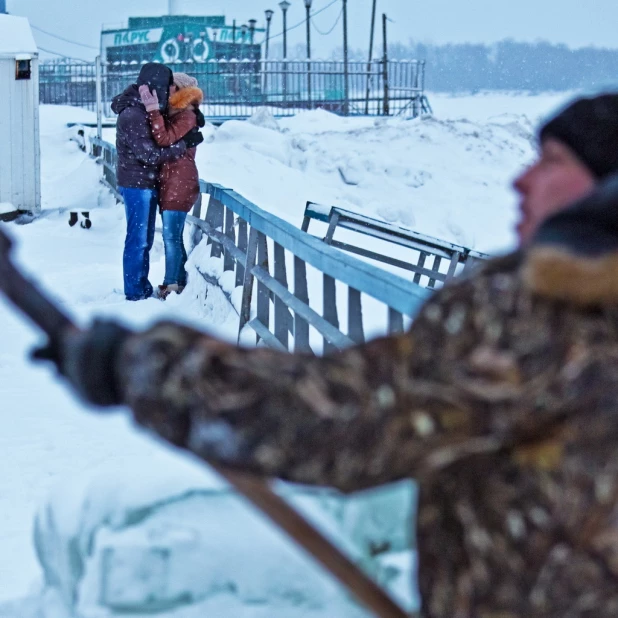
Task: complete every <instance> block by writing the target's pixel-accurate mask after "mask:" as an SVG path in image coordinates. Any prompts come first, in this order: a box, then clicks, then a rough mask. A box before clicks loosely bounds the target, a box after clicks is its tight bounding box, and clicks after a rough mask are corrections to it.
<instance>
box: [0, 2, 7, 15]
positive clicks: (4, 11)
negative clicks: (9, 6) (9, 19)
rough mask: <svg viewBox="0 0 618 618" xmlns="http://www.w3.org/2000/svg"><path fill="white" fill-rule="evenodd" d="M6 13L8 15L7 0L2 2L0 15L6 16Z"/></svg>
mask: <svg viewBox="0 0 618 618" xmlns="http://www.w3.org/2000/svg"><path fill="white" fill-rule="evenodd" d="M5 13H8V11H7V10H6V0H0V15H4V14H5Z"/></svg>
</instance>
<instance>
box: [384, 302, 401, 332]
mask: <svg viewBox="0 0 618 618" xmlns="http://www.w3.org/2000/svg"><path fill="white" fill-rule="evenodd" d="M388 332H389V334H397V333H403V316H402V315H401V313H399V311H395V310H394V309H392V308H391V307H389V308H388Z"/></svg>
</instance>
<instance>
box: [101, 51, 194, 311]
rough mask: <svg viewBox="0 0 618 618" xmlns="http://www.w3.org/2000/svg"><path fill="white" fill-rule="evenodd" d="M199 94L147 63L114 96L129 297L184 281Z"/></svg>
mask: <svg viewBox="0 0 618 618" xmlns="http://www.w3.org/2000/svg"><path fill="white" fill-rule="evenodd" d="M202 99H203V93H202V91H201V90H200V89H199V88H198V87H197V80H196V79H195V78H193V77H190V76H189V75H187V74H185V73H172V71H171V70H170V69H169V68H168V67H166V66H165V65H162V64H157V63H148V64H145V65H144V66H143V67H142V69H141V71H140V74H139V77H138V79H137V83H136V84H133V85H131V86H129V87H128V88H127V89H126V90H125V91H124V92H123V93H122V94H119V95H118V96H117V97H115V98H114V100H113V103H112V110H113V111H114V113H116V114H118V123H117V125H116V149H117V152H118V164H117V182H118V191H119V193H120V194H121V195H122V197H123V199H124V204H125V211H126V216H127V235H126V239H125V245H124V255H123V272H124V293H125V296H126V298H127V300H142V299H145V298H149V297H150V296H153V295H154V296H157V297H158V298H161V299H165V298H166V297H167V295H168V294H170V292H177V293H180V292H182V290H183V288H184V286H185V285H186V282H187V279H186V278H187V274H186V271H185V262H186V260H187V253H186V251H185V247H184V244H183V238H182V236H183V229H184V224H185V219H186V217H187V213H188V212H189V211H190V210H191V207H192V206H193V204H194V203H195V201H196V200H197V198H198V196H199V191H200V188H199V176H198V171H197V166H196V164H195V149H196V146H197V145H198V144H200V143H201V142H202V141H203V140H204V138H203V136H202V134H201V133H200V131H199V127H203V126H204V124H205V122H204V116H203V114H202V112H201V111H200V109H199V105H200V103H201V102H202ZM157 206H158V207H159V210H160V212H161V218H162V220H163V242H164V245H165V278H164V280H163V284H162V285H159V286H158V289H157V290H156V291H155V290H153V287H152V285H151V283H150V281H149V280H148V271H149V267H150V249H152V244H153V241H154V232H155V219H156V215H157Z"/></svg>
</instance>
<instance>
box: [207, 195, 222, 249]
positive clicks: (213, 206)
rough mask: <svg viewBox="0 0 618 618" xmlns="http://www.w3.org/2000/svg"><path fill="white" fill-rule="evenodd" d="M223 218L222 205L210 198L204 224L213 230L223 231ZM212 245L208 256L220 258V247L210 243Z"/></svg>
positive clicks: (210, 241) (210, 240)
mask: <svg viewBox="0 0 618 618" xmlns="http://www.w3.org/2000/svg"><path fill="white" fill-rule="evenodd" d="M224 216H225V215H224V209H223V204H222V203H221V202H220V201H219V200H217V199H215V198H213V197H211V198H210V201H209V202H208V210H207V211H206V223H208V224H209V225H210V227H211V228H212V229H213V230H223V218H224ZM209 243H212V238H210V239H209ZM212 245H213V246H212V249H211V250H210V256H211V257H221V245H220V244H218V243H212Z"/></svg>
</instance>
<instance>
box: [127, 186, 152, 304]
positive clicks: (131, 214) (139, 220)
mask: <svg viewBox="0 0 618 618" xmlns="http://www.w3.org/2000/svg"><path fill="white" fill-rule="evenodd" d="M118 189H119V191H120V193H121V195H122V197H123V198H124V209H125V212H126V215H127V236H126V238H125V241H124V255H123V259H122V265H123V271H124V293H125V296H126V297H127V300H142V299H144V298H148V297H149V296H152V285H151V284H150V281H148V271H149V270H150V250H151V249H152V243H153V241H154V233H155V219H156V216H157V204H158V201H159V193H158V191H157V190H156V189H133V188H127V187H118Z"/></svg>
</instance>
